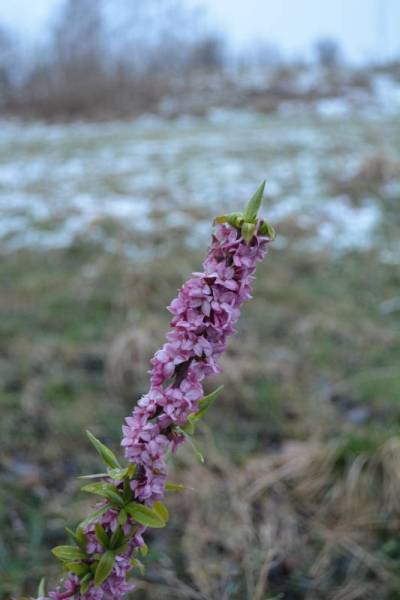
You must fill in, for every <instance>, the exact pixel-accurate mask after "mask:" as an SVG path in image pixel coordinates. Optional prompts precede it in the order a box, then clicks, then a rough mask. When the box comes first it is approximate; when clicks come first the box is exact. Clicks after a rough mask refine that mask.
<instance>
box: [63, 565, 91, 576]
mask: <svg viewBox="0 0 400 600" xmlns="http://www.w3.org/2000/svg"><path fill="white" fill-rule="evenodd" d="M65 567H66V569H67V571H70V572H71V573H75V575H78V577H82V576H83V575H86V574H87V573H88V571H89V565H86V564H85V563H81V562H70V563H66V565H65Z"/></svg>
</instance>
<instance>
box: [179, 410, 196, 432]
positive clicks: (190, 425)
mask: <svg viewBox="0 0 400 600" xmlns="http://www.w3.org/2000/svg"><path fill="white" fill-rule="evenodd" d="M194 416H195V415H194V414H193V415H189V416H188V420H187V423H185V424H184V425H182V426H181V429H183V431H186V433H188V434H189V435H193V434H194V432H195V427H194V423H193V417H194Z"/></svg>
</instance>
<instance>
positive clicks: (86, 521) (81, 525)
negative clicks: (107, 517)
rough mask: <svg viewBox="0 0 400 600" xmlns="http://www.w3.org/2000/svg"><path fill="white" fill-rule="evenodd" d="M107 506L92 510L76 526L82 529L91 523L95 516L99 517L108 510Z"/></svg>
mask: <svg viewBox="0 0 400 600" xmlns="http://www.w3.org/2000/svg"><path fill="white" fill-rule="evenodd" d="M109 508H110V507H109V506H102V507H101V508H99V509H97V510H95V511H94V512H92V514H91V515H89V516H88V517H86V519H84V520H83V521H82V522H81V523H79V525H78V528H81V529H84V528H85V527H87V525H89V524H90V523H93V521H94V520H95V519H97V517H101V516H102V515H104V513H105V512H107V511H108V510H109Z"/></svg>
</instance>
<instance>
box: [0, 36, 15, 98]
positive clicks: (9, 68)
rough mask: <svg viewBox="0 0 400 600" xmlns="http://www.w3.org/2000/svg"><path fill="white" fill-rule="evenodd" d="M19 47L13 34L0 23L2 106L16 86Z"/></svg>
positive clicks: (0, 89)
mask: <svg viewBox="0 0 400 600" xmlns="http://www.w3.org/2000/svg"><path fill="white" fill-rule="evenodd" d="M17 57H18V52H17V47H16V43H15V40H14V38H13V36H12V34H11V33H10V32H9V31H8V30H7V29H6V28H5V27H3V26H1V25H0V107H4V106H5V105H6V104H7V103H8V100H9V96H10V94H11V93H12V90H13V88H14V85H15V82H16V79H17V74H16V72H15V70H16V69H15V66H16V64H17V62H18V61H17Z"/></svg>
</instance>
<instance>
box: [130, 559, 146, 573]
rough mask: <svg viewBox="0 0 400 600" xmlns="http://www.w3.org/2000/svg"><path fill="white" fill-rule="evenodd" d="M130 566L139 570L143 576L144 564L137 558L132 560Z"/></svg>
mask: <svg viewBox="0 0 400 600" xmlns="http://www.w3.org/2000/svg"><path fill="white" fill-rule="evenodd" d="M131 565H132V567H133V568H136V569H139V572H140V574H141V575H144V571H145V569H144V564H143V563H142V562H141V561H140V560H139V559H137V558H132V560H131Z"/></svg>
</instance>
